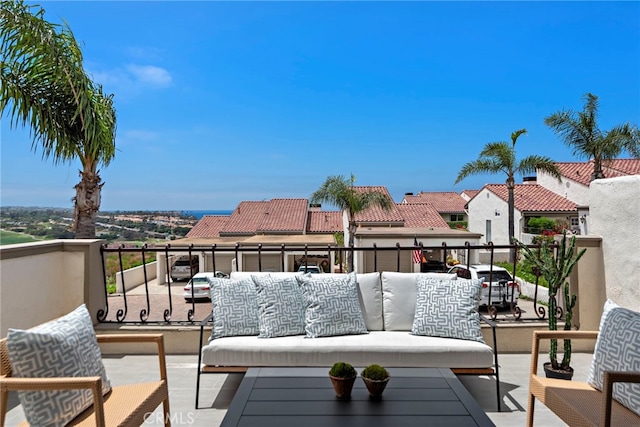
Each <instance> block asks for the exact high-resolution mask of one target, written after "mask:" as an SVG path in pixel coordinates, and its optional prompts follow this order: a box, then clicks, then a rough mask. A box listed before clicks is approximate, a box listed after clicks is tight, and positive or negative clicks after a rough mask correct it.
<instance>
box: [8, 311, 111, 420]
mask: <svg viewBox="0 0 640 427" xmlns="http://www.w3.org/2000/svg"><path fill="white" fill-rule="evenodd" d="M7 350H8V353H9V360H10V362H11V366H12V369H13V371H12V372H13V376H15V377H19V378H51V377H92V376H100V377H102V392H103V394H104V393H107V392H109V390H111V383H110V382H109V378H107V373H106V371H105V369H104V365H103V363H102V354H101V352H100V347H98V342H97V340H96V334H95V331H94V329H93V322H92V321H91V316H90V315H89V311H88V310H87V307H86V306H85V305H84V304H83V305H81V306H80V307H78V308H76V309H75V310H74V311H72V312H71V313H69V314H67V315H65V316H63V317H61V318H58V319H56V320H52V321H50V322H47V323H43V324H41V325H38V326H36V327H34V328H32V329H29V330H26V331H25V330H19V329H9V331H8V334H7ZM18 396H19V399H20V403H21V404H22V407H23V409H24V414H25V417H26V418H27V421H28V422H29V424H30V425H32V426H43V427H44V426H61V425H66V424H67V423H68V422H69V421H71V420H72V419H73V418H75V417H76V416H77V415H78V414H80V413H81V412H82V411H84V410H85V409H86V408H88V407H89V406H91V404H92V403H93V396H92V394H91V390H88V389H87V390H52V391H22V392H19V393H18Z"/></svg>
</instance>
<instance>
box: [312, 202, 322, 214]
mask: <svg viewBox="0 0 640 427" xmlns="http://www.w3.org/2000/svg"><path fill="white" fill-rule="evenodd" d="M321 210H322V204H320V203H310V204H309V211H310V212H320V211H321Z"/></svg>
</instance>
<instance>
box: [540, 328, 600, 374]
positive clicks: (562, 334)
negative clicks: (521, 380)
mask: <svg viewBox="0 0 640 427" xmlns="http://www.w3.org/2000/svg"><path fill="white" fill-rule="evenodd" d="M597 338H598V331H565V330H561V331H533V343H532V344H531V371H530V373H531V375H537V373H538V353H539V352H540V341H541V340H552V339H571V340H580V339H590V340H596V339H597Z"/></svg>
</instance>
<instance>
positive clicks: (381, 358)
mask: <svg viewBox="0 0 640 427" xmlns="http://www.w3.org/2000/svg"><path fill="white" fill-rule="evenodd" d="M340 360H343V361H346V362H349V363H351V364H352V365H354V366H366V365H369V364H372V363H377V364H380V365H383V366H386V367H394V366H396V367H398V366H411V367H430V368H488V367H491V366H493V352H492V349H491V347H489V346H488V345H486V344H484V343H481V342H477V341H466V340H458V339H452V338H439V337H425V336H416V335H411V334H410V333H409V332H408V331H395V332H390V331H371V332H370V333H369V334H365V335H347V336H334V337H323V338H305V336H304V335H295V336H288V337H278V338H270V339H268V340H265V339H259V338H258V337H255V336H254V337H249V336H246V337H226V338H220V339H215V340H212V341H211V342H210V343H209V344H208V345H206V346H204V347H203V348H202V361H203V363H204V364H206V365H211V366H327V367H329V366H331V365H332V364H333V363H335V362H337V361H340Z"/></svg>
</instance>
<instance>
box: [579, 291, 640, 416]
mask: <svg viewBox="0 0 640 427" xmlns="http://www.w3.org/2000/svg"><path fill="white" fill-rule="evenodd" d="M607 303H609V301H608V302H607ZM639 370H640V313H638V312H635V311H631V310H629V309H626V308H622V307H615V306H614V305H609V307H607V305H605V310H604V313H603V315H602V322H601V323H600V331H599V332H598V339H597V341H596V346H595V349H594V350H593V359H592V361H591V370H590V372H589V377H588V378H587V383H589V385H591V386H592V387H594V388H597V389H598V390H602V388H603V386H604V372H605V371H623V372H638V371H639ZM613 398H614V399H615V400H617V401H618V402H620V403H621V404H622V405H624V406H626V407H627V408H629V409H630V410H632V411H633V412H635V413H636V414H638V415H640V384H634V383H615V384H614V385H613Z"/></svg>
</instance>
